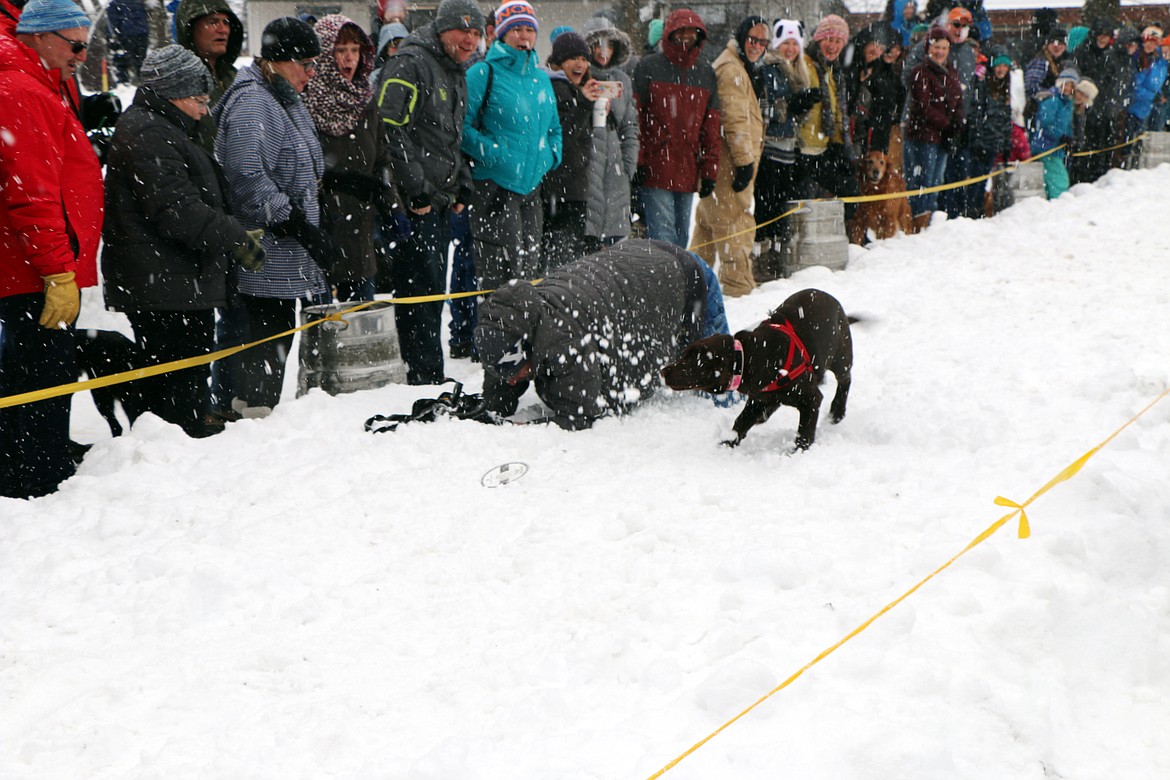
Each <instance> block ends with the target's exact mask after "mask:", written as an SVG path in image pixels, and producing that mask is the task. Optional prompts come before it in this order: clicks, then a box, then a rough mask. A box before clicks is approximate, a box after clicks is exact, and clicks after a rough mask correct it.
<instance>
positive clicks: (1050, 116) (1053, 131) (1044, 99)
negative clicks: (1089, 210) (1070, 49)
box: [1031, 69, 1077, 200]
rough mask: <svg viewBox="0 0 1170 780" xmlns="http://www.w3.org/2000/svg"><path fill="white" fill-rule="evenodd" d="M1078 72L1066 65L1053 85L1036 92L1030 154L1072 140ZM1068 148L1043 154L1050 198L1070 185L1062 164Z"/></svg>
mask: <svg viewBox="0 0 1170 780" xmlns="http://www.w3.org/2000/svg"><path fill="white" fill-rule="evenodd" d="M1076 85H1077V72H1076V71H1075V70H1071V69H1066V70H1065V71H1063V72H1061V74H1060V76H1059V77H1057V79H1056V86H1054V87H1052V89H1050V90H1046V91H1044V92H1040V93H1038V94H1037V95H1036V99H1037V100H1038V101H1039V102H1038V104H1037V106H1036V117H1035V123H1034V126H1033V130H1032V139H1031V141H1032V154H1041V153H1043V152H1047V151H1048V150H1049V149H1053V148H1055V147H1057V146H1060V145H1061V144H1067V143H1069V142H1070V141H1071V140H1072V134H1073V110H1074V106H1073V98H1072V95H1073V92H1074V91H1075V90H1076ZM1067 154H1068V152H1067V150H1065V149H1061V150H1060V151H1058V152H1053V153H1052V154H1050V155H1048V156H1047V157H1045V158H1044V159H1043V160H1042V161H1041V162H1043V163H1044V191H1045V193H1046V194H1047V195H1048V199H1049V200H1055V199H1056V198H1059V197H1060V196H1061V195H1062V194H1064V192H1065V191H1066V190H1067V189H1068V187H1069V179H1068V168H1067V167H1066V166H1065V157H1066V155H1067Z"/></svg>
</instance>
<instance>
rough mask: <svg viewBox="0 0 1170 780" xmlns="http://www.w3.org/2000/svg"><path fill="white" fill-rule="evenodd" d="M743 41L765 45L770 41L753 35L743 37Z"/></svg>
mask: <svg viewBox="0 0 1170 780" xmlns="http://www.w3.org/2000/svg"><path fill="white" fill-rule="evenodd" d="M744 43H754V44H755V45H756V46H767V45H768V44H769V43H771V41H770V40H768V39H767V38H757V37H756V36H754V35H749V36H748V37H747V38H745V39H744Z"/></svg>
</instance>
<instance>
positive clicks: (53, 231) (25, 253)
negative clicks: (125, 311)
mask: <svg viewBox="0 0 1170 780" xmlns="http://www.w3.org/2000/svg"><path fill="white" fill-rule="evenodd" d="M59 82H60V71H57V70H51V71H47V70H45V68H44V66H43V65H42V64H41V58H40V56H39V55H38V54H37V53H36V52H35V51H33V50H32V49H31V48H29V47H28V46H25V45H24V44H23V43H21V42H20V41H18V40H17V39H16V38H15V37H13V36H11V35H9V34H7V33H0V297H8V296H10V295H20V294H22V293H32V292H41V291H42V290H44V289H45V283H44V282H43V281H42V280H41V277H42V276H48V275H50V274H59V273H64V272H65V271H73V272H75V273H76V275H77V277H76V278H77V286H78V287H92V286H93V285H95V284H97V262H96V258H97V249H98V241H99V240H100V239H101V233H102V200H103V198H102V171H101V167H100V166H99V165H98V160H97V156H96V155H95V154H94V152H93V147H91V146H90V144H89V141H88V140H87V139H86V137H85V131H84V130H82V128H81V123H80V122H78V120H77V116H76V115H75V114H74V113H73V111H72V110H71V109H70V108H69V107H68V106H67V105H66V104H65V101H64V100H63V99H62V97H61V92H60V83H59Z"/></svg>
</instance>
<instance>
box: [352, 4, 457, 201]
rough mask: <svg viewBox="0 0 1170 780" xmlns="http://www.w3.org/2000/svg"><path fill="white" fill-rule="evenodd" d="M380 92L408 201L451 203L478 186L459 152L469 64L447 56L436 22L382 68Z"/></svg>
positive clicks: (397, 177) (393, 161)
mask: <svg viewBox="0 0 1170 780" xmlns="http://www.w3.org/2000/svg"><path fill="white" fill-rule="evenodd" d="M378 83H379V84H380V85H381V86H380V87H379V91H378V93H377V94H375V95H374V101H375V102H376V103H377V105H378V114H379V116H380V117H381V118H382V128H383V130H384V131H385V133H386V142H387V149H386V151H387V153H388V154H389V155H390V169H391V171H392V173H393V178H394V181H395V183H396V184H397V185H398V189H399V191H400V192H401V193H402V197H403V198H404V199H405V200H406V201H407V203H414V202H417V201H418V199H420V198H424V199H426V200H427V201H429V202H430V204H431V205H434V206H439V207H445V206H448V205H450V204H451V203H454V202H455V200H456V199H457V198H459V197H462V196H465V195H466V194H467V193H468V192H469V191H471V190H472V188H473V185H472V184H471V169H470V168H468V167H467V161H466V160H465V159H464V158H463V155H462V154H461V153H460V151H459V145H460V144H461V143H462V142H463V117H464V115H465V114H466V113H467V78H466V75H465V74H464V71H463V66H462V65H460V64H459V63H457V62H455V60H453V59H451V58H450V57H448V56H447V54H446V52H445V51H444V50H443V44H442V42H441V41H440V40H439V35H438V33H436V32H435V25H434V23H433V22H432V23H431V24H428V25H426V26H424V27H420V28H419V29H417V30H415V31H414V32H412V33H411V34H410V37H409V38H407V39H406V41H405V42H404V43H403V44H402V48H400V49H399V50H398V51H397V53H395V55H394V56H393V57H391V58H390V59H388V60H386V64H385V65H384V66H382V74H381V77H380V78H379V81H378Z"/></svg>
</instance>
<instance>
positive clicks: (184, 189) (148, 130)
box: [102, 88, 247, 311]
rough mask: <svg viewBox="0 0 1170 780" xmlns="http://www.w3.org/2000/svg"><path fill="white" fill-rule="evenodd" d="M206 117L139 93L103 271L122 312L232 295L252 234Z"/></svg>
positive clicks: (107, 230) (121, 123)
mask: <svg viewBox="0 0 1170 780" xmlns="http://www.w3.org/2000/svg"><path fill="white" fill-rule="evenodd" d="M197 132H198V130H197V127H196V122H195V120H194V119H192V118H191V117H189V116H187V115H186V114H184V113H183V112H182V111H180V110H179V109H178V108H176V107H175V106H174V105H173V104H172V103H171V102H170V101H169V100H166V99H164V98H161V97H159V96H158V95H156V94H155V93H153V92H152V91H150V90H149V89H144V88H143V89H139V90H138V93H137V94H136V95H135V96H134V102H133V104H132V105H131V106H130V108H129V109H128V110H127V111H126V112H125V113H124V114H122V116H121V118H119V119H118V124H117V126H116V127H115V130H114V137H113V140H112V141H111V143H110V153H109V158H108V162H107V167H106V216H105V223H104V224H103V226H102V239H103V240H104V242H105V246H104V248H103V250H102V275H103V277H104V279H105V281H104V290H105V298H106V304H107V305H108V306H110V307H111V308H113V309H116V310H118V311H154V310H162V311H179V310H192V309H209V308H212V307H215V306H222V305H224V303H225V301H226V287H227V273H228V268H229V266H230V264H231V252H232V249H233V248H234V247H235V246H237V245H238V244H242V243H244V242H245V241H246V240H247V235H246V234H245V233H244V228H243V227H241V226H240V224H239V223H238V222H237V221H236V220H235V219H234V218H232V217H231V216H230V215H229V213H228V199H227V191H228V190H227V182H226V180H225V179H224V177H223V173H222V171H221V170H220V168H219V165H218V164H217V163H216V162H215V161H214V160H213V159H212V158H211V157H210V156H209V155H208V154H207V152H206V151H205V150H204V148H203V146H202V145H200V144H199V143H198V142H197V141H196V138H195V135H196V133H197Z"/></svg>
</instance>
